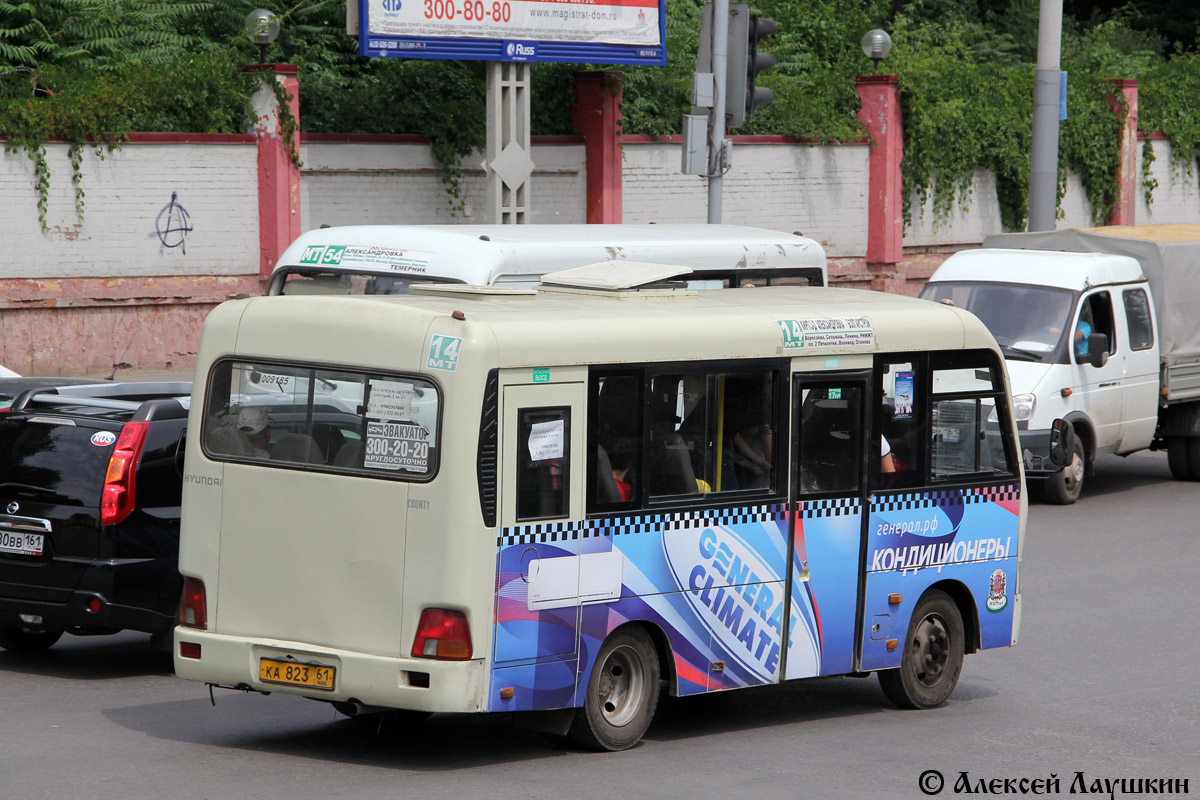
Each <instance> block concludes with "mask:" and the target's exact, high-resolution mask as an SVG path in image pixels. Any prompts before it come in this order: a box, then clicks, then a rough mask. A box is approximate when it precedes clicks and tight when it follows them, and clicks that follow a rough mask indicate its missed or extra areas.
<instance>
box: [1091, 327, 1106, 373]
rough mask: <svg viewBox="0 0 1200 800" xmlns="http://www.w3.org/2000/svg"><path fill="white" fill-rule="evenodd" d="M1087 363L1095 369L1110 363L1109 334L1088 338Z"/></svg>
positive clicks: (1096, 334)
mask: <svg viewBox="0 0 1200 800" xmlns="http://www.w3.org/2000/svg"><path fill="white" fill-rule="evenodd" d="M1087 343H1088V351H1087V356H1086V359H1087V363H1089V364H1091V365H1092V366H1093V367H1103V366H1104V365H1105V364H1107V363H1108V334H1107V333H1093V334H1092V335H1091V336H1089V337H1088V340H1087Z"/></svg>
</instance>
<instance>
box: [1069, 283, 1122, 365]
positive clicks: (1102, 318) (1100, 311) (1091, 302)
mask: <svg viewBox="0 0 1200 800" xmlns="http://www.w3.org/2000/svg"><path fill="white" fill-rule="evenodd" d="M1093 333H1103V334H1105V335H1107V336H1108V352H1109V353H1115V352H1116V350H1117V337H1116V330H1115V329H1114V327H1113V311H1112V298H1111V297H1110V296H1109V294H1108V292H1096V293H1095V294H1092V295H1088V296H1087V297H1085V298H1084V300H1083V303H1082V305H1080V307H1079V318H1078V319H1077V320H1076V321H1075V332H1074V334H1073V338H1072V342H1071V352H1072V353H1074V355H1075V361H1076V362H1077V363H1081V364H1082V363H1084V359H1085V358H1086V356H1087V355H1088V337H1090V336H1091V335H1092V334H1093Z"/></svg>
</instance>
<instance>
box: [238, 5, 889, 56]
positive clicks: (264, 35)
mask: <svg viewBox="0 0 1200 800" xmlns="http://www.w3.org/2000/svg"><path fill="white" fill-rule="evenodd" d="M246 30H247V31H248V32H249V33H250V36H251V38H253V39H254V43H255V44H256V45H258V47H259V62H258V63H260V64H265V63H266V61H267V46H268V45H269V44H271V42H273V41H275V40H276V39H278V38H279V17H277V16H275V13H274V12H273V11H267V10H266V9H265V8H256V9H254V10H253V11H251V12H250V13H249V14H248V15H247V16H246ZM884 35H885V36H886V35H887V34H884Z"/></svg>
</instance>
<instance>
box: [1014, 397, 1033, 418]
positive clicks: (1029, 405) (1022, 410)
mask: <svg viewBox="0 0 1200 800" xmlns="http://www.w3.org/2000/svg"><path fill="white" fill-rule="evenodd" d="M1035 408H1037V395H1033V394H1014V395H1013V418H1014V419H1016V421H1017V422H1025V421H1027V420H1029V419H1032V418H1033V410H1034V409H1035Z"/></svg>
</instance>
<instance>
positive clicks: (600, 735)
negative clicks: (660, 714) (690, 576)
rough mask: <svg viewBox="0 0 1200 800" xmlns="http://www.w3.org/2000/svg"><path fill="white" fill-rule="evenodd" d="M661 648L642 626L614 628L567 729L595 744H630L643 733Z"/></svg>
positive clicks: (650, 715)
mask: <svg viewBox="0 0 1200 800" xmlns="http://www.w3.org/2000/svg"><path fill="white" fill-rule="evenodd" d="M658 679H659V665H658V653H657V652H656V651H655V649H654V642H652V641H651V640H650V636H649V635H648V634H647V633H646V632H645V631H644V630H642V629H641V628H639V627H637V626H634V625H631V626H627V627H624V628H621V629H620V630H618V631H616V632H615V633H613V634H612V635H611V636H609V637H608V639H606V640H605V641H604V645H603V646H602V647H601V648H600V653H599V654H598V655H597V656H596V665H595V666H594V667H593V668H592V675H591V677H590V678H589V679H588V685H587V691H586V693H585V694H584V698H583V705H582V706H580V707H579V708H578V709H576V710H575V719H574V720H573V721H572V722H571V729H570V732H569V733H568V735H569V736H570V738H571V740H572V741H573V742H575V743H576V744H578V745H580V746H581V747H586V748H589V749H591V750H609V751H616V750H626V749H628V748H630V747H633V746H634V745H635V744H637V743H638V742H639V741H641V739H642V735H643V734H644V733H645V732H646V729H647V728H649V727H650V721H651V720H652V719H654V710H655V708H656V707H657V706H658V688H659V687H658Z"/></svg>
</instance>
